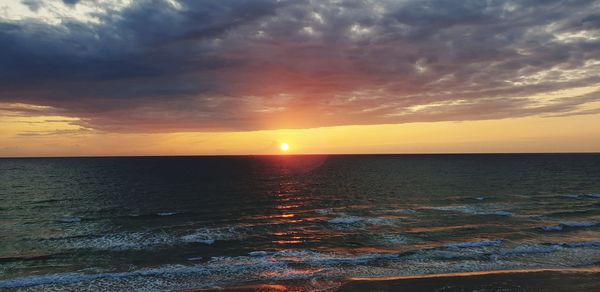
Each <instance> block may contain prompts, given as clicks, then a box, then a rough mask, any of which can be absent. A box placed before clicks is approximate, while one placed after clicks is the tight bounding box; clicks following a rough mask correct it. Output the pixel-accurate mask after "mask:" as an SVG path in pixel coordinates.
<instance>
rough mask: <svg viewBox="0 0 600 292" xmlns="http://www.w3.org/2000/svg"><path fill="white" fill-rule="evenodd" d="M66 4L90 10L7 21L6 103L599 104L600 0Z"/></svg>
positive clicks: (252, 116)
mask: <svg viewBox="0 0 600 292" xmlns="http://www.w3.org/2000/svg"><path fill="white" fill-rule="evenodd" d="M64 2H65V3H67V4H68V5H67V6H65V7H67V8H69V9H77V8H78V7H82V6H84V7H88V8H90V7H91V8H95V9H93V10H92V11H94V12H91V13H89V14H88V15H87V17H89V18H90V19H91V20H90V21H86V19H80V18H70V17H66V16H61V17H59V19H60V20H61V21H60V22H58V23H48V21H46V20H45V19H46V18H47V17H46V18H44V17H39V18H23V19H20V20H14V19H13V20H8V18H7V19H4V20H2V18H0V44H1V46H0V102H4V103H11V102H13V103H14V102H18V103H25V104H34V105H42V106H49V107H48V108H46V110H47V111H49V112H52V111H57V113H60V114H61V115H67V116H74V117H80V118H81V119H82V122H81V123H83V124H84V126H86V127H90V128H95V129H103V130H108V131H142V132H148V131H193V130H251V129H267V128H278V127H317V126H329V125H345V124H379V123H401V122H412V121H440V120H473V119H496V118H507V117H520V116H527V115H536V114H547V115H569V114H570V113H572V114H585V113H595V111H594V110H589V109H586V108H585V106H586V105H587V104H589V103H592V102H595V101H598V100H600V96H599V93H598V92H595V91H594V89H593V87H594V86H598V85H599V84H600V75H599V74H597V72H600V71H599V69H600V4H599V2H598V1H579V0H572V1H553V0H552V1H551V0H548V1H546V0H544V1H541V0H538V1H536V0H521V1H519V0H514V1H492V0H490V1H441V0H439V1H435V0H429V1H416V0H414V1H358V0H354V1H351V0H350V1H276V0H256V1H250V0H246V1H244V0H222V1H191V0H190V1H158V0H155V1H152V0H147V1H146V0H144V1H133V2H132V3H131V4H130V5H128V6H126V7H118V5H112V4H111V3H110V2H106V1H85V0H82V1H64ZM23 3H24V4H26V5H27V6H28V7H29V9H31V11H34V12H35V11H38V12H40V11H43V9H41V8H42V7H46V8H47V9H48V7H50V6H48V5H49V4H48V3H47V2H43V1H38V2H32V1H23ZM40 13H41V12H40ZM0 15H1V14H0ZM582 87H592V88H591V89H588V90H587V91H588V92H585V93H580V94H574V93H569V90H570V89H576V88H582ZM561 90H562V92H561ZM590 90H591V92H590ZM556 92H559V93H558V95H557V93H556ZM550 93H552V95H547V94H550ZM36 110H37V109H36Z"/></svg>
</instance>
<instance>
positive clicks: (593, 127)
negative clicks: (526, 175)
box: [0, 114, 600, 157]
mask: <svg viewBox="0 0 600 292" xmlns="http://www.w3.org/2000/svg"><path fill="white" fill-rule="evenodd" d="M68 120H69V119H68V118H65V117H56V116H54V117H49V116H40V117H23V116H20V117H15V116H13V117H10V116H4V117H0V156H5V157H6V156H87V155H93V156H96V155H102V156H104V155H212V154H219V155H220V154H225V155H231V154H274V153H279V144H280V143H283V142H285V143H288V144H289V145H290V151H289V152H290V153H292V154H303V153H465V152H466V153H473V152H478V153H480V152H599V151H600V127H599V126H597V125H600V114H596V115H580V116H570V117H527V118H513V119H501V120H484V121H464V122H426V123H425V122H423V123H407V124H397V125H368V126H339V127H324V128H314V129H293V130H268V131H247V132H182V133H153V134H119V133H103V132H100V131H94V130H87V131H82V130H80V127H79V126H77V125H70V124H69V123H68V122H67V121H68ZM72 120H76V119H72ZM43 121H50V122H43Z"/></svg>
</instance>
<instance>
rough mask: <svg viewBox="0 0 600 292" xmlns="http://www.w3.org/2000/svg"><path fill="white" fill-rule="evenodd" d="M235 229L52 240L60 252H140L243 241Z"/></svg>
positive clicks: (114, 234)
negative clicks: (73, 250) (66, 250)
mask: <svg viewBox="0 0 600 292" xmlns="http://www.w3.org/2000/svg"><path fill="white" fill-rule="evenodd" d="M243 236H244V234H243V233H241V232H238V231H237V230H236V229H235V228H201V229H197V230H195V231H193V232H191V233H188V234H183V235H177V234H172V233H166V232H162V233H158V232H122V233H111V234H106V235H103V236H98V237H75V238H65V239H60V240H53V241H49V244H53V245H56V247H57V248H60V249H98V250H141V249H149V248H157V247H164V246H173V245H179V244H187V243H203V244H208V245H211V244H214V243H215V241H217V240H233V239H238V238H243Z"/></svg>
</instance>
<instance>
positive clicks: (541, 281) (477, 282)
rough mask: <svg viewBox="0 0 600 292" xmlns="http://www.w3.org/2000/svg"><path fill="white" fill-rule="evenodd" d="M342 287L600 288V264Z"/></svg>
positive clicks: (367, 282) (412, 278)
mask: <svg viewBox="0 0 600 292" xmlns="http://www.w3.org/2000/svg"><path fill="white" fill-rule="evenodd" d="M338 291H600V267H594V268H586V269H543V270H499V271H485V272H469V273H452V274H436V275H422V276H410V277H394V278H380V279H368V278H356V279H351V281H350V282H348V283H346V284H345V285H343V286H342V287H340V288H339V289H338Z"/></svg>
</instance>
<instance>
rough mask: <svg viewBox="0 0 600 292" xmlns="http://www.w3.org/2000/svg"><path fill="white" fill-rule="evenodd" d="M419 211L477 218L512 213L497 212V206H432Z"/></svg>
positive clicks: (503, 215) (507, 215)
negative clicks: (457, 214)
mask: <svg viewBox="0 0 600 292" xmlns="http://www.w3.org/2000/svg"><path fill="white" fill-rule="evenodd" d="M421 209H425V210H437V211H446V212H458V213H463V214H468V215H478V216H490V215H491V216H502V217H511V216H513V213H511V212H508V211H504V210H498V206H493V205H491V206H490V205H482V206H467V205H451V206H433V207H422V208H421Z"/></svg>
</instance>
